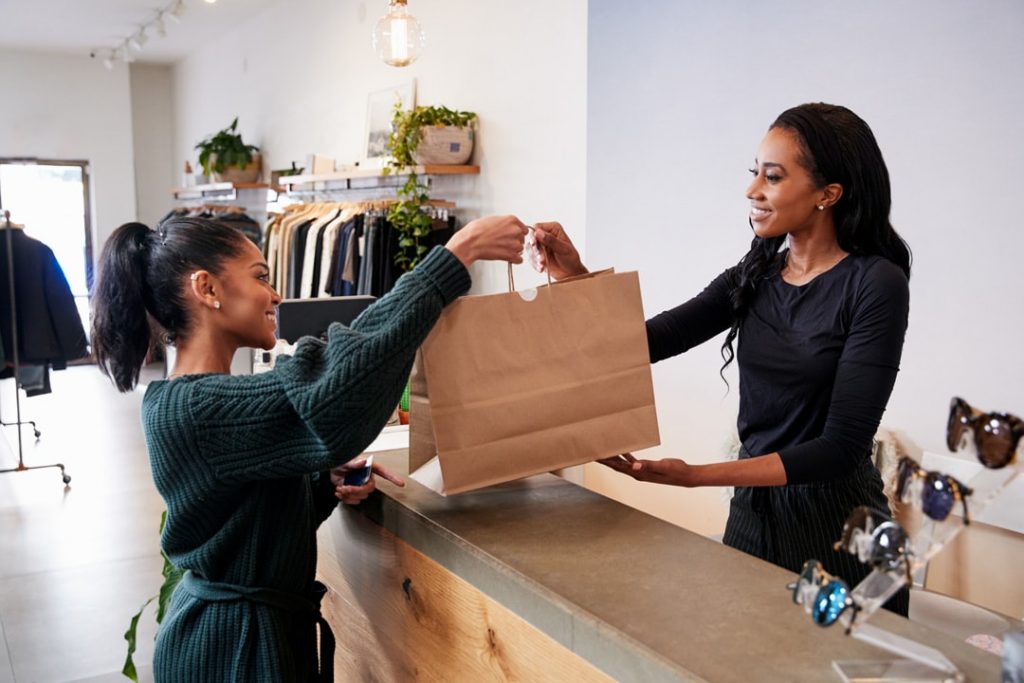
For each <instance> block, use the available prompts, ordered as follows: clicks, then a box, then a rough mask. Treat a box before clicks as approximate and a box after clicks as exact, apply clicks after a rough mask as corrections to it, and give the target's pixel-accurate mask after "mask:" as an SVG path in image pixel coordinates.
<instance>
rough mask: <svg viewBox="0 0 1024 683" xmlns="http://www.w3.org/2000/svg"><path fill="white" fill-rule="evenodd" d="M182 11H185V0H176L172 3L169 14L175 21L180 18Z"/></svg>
mask: <svg viewBox="0 0 1024 683" xmlns="http://www.w3.org/2000/svg"><path fill="white" fill-rule="evenodd" d="M184 13H185V0H178V2H176V3H175V4H174V8H173V9H171V13H170V15H169V16H171V17H174V21H176V22H177V21H179V20H180V19H181V15H182V14H184Z"/></svg>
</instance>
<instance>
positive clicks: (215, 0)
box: [206, 0, 217, 5]
mask: <svg viewBox="0 0 1024 683" xmlns="http://www.w3.org/2000/svg"><path fill="white" fill-rule="evenodd" d="M215 2H217V0H206V4H207V5H212V4H213V3H215Z"/></svg>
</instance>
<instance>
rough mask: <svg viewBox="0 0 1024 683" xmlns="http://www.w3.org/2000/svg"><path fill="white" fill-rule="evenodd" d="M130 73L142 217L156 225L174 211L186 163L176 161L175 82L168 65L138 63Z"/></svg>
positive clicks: (139, 210) (139, 212)
mask: <svg viewBox="0 0 1024 683" xmlns="http://www.w3.org/2000/svg"><path fill="white" fill-rule="evenodd" d="M129 72H130V83H131V104H132V112H131V115H132V140H133V142H134V150H135V196H136V204H137V208H138V220H140V221H141V222H143V223H145V224H146V225H149V226H153V225H156V223H157V222H158V221H159V220H160V219H161V218H163V217H164V215H165V214H166V213H167V212H168V211H169V210H170V208H171V205H172V202H171V194H170V192H171V188H174V187H180V186H181V182H182V180H181V178H182V173H181V171H182V169H183V168H184V165H185V164H184V161H182V162H181V164H180V166H179V165H178V164H177V163H175V149H174V88H173V84H174V81H173V78H172V72H171V67H170V66H167V65H162V64H140V63H136V64H132V65H131V66H130V67H129Z"/></svg>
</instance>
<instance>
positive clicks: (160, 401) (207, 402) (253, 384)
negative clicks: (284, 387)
mask: <svg viewBox="0 0 1024 683" xmlns="http://www.w3.org/2000/svg"><path fill="white" fill-rule="evenodd" d="M276 384H277V382H276V381H275V379H274V377H273V373H263V374H257V375H226V374H223V373H203V374H196V375H185V376H183V377H176V378H174V379H169V380H161V381H159V382H153V383H152V384H150V385H149V387H147V389H146V394H145V396H144V397H143V399H142V410H143V416H144V417H145V416H146V415H147V414H152V413H161V414H165V415H176V416H178V417H179V419H186V418H188V417H192V416H198V415H203V414H206V413H209V412H211V411H212V412H216V413H222V414H228V413H231V412H232V410H234V409H236V408H237V409H238V410H245V411H251V410H252V409H253V408H252V403H251V399H259V398H263V399H271V398H272V396H273V395H274V394H275V393H276V392H275V389H274V388H275V386H276Z"/></svg>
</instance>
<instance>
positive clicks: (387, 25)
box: [373, 0, 426, 66]
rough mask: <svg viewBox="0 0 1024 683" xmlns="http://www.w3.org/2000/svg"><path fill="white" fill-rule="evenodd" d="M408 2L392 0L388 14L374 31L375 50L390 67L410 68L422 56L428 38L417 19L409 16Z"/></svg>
mask: <svg viewBox="0 0 1024 683" xmlns="http://www.w3.org/2000/svg"><path fill="white" fill-rule="evenodd" d="M407 2H408V0H391V2H390V4H388V13H387V14H385V15H384V16H383V17H381V18H380V20H379V21H378V22H377V26H376V28H374V30H373V49H374V50H376V51H377V57H379V58H380V59H381V61H383V62H384V63H385V64H388V65H390V66H409V65H410V64H412V63H413V62H414V61H416V58H417V57H419V56H420V52H421V51H422V50H423V45H424V43H425V41H426V37H425V36H424V35H423V29H421V28H420V23H419V22H418V21H416V18H415V17H414V16H412V15H411V14H409V10H408V8H407V7H406V3H407Z"/></svg>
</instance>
